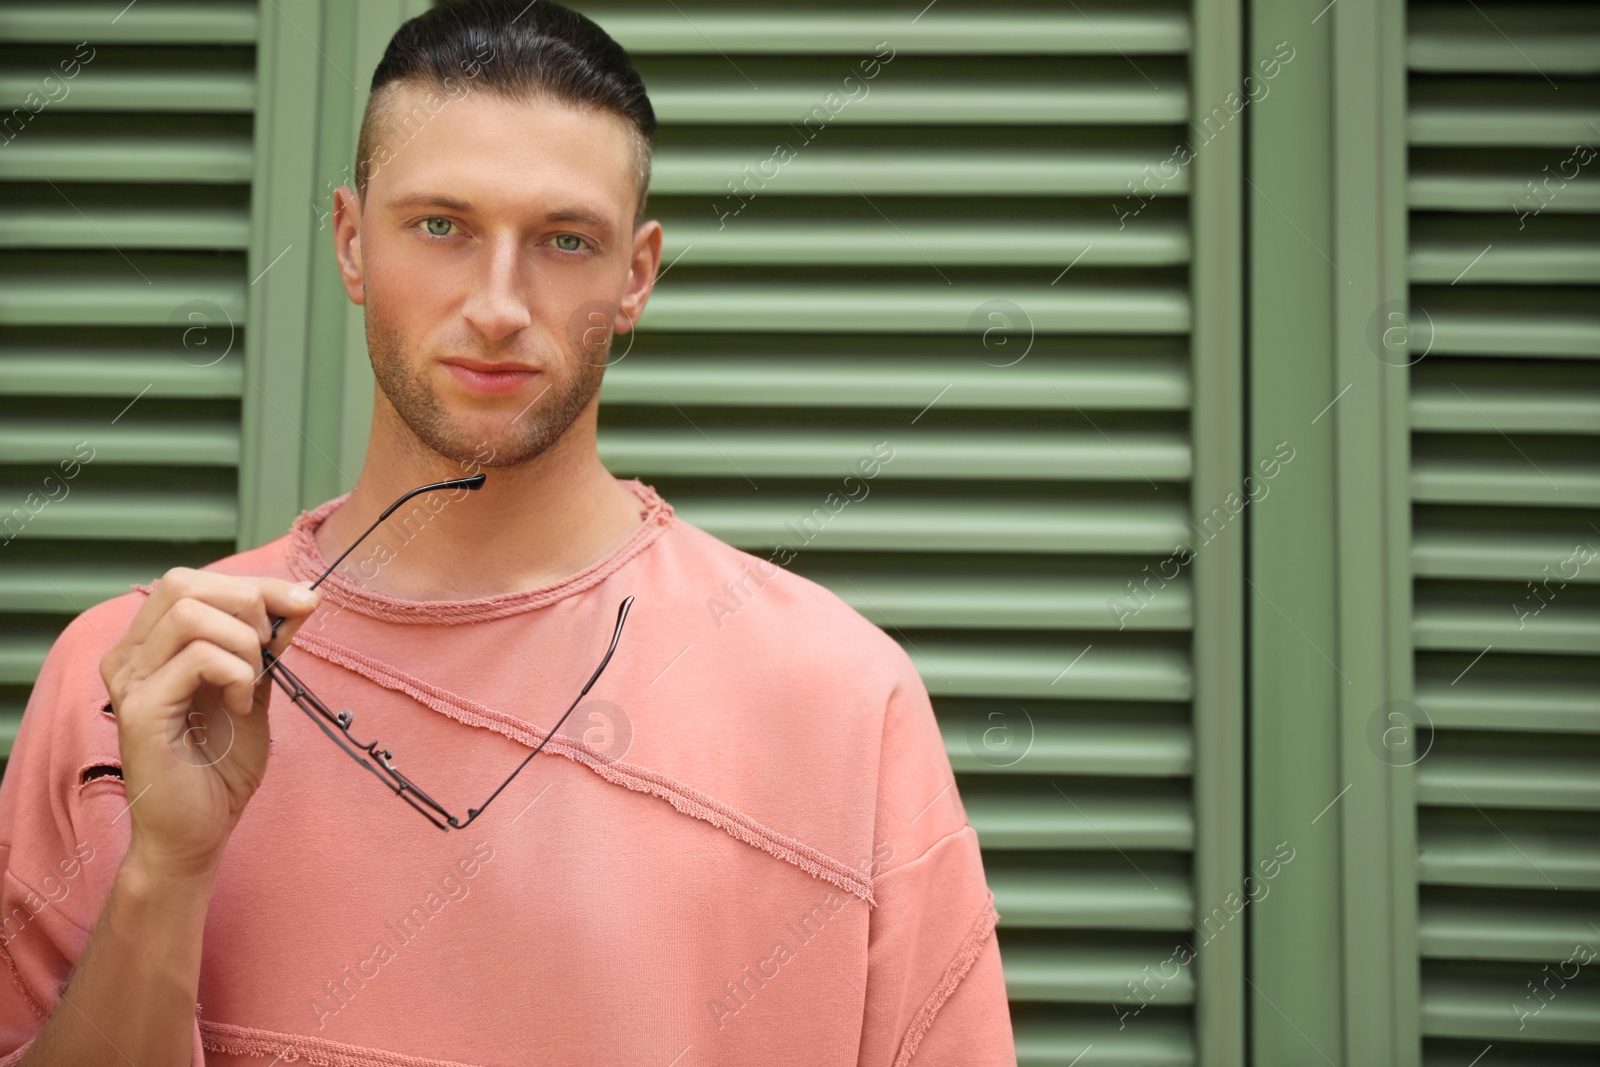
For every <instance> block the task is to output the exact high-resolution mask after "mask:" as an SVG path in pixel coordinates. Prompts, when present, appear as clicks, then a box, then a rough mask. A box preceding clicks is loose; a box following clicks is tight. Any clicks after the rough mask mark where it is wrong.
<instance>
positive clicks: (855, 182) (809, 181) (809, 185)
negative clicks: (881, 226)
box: [0, 134, 1189, 225]
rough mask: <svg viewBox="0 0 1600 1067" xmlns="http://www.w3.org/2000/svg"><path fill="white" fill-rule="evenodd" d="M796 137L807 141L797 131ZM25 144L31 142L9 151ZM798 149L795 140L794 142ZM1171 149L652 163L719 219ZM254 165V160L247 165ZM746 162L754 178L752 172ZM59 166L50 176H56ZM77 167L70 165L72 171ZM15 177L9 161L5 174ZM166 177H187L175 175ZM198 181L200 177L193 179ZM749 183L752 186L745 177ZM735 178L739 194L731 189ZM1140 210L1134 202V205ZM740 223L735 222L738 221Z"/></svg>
mask: <svg viewBox="0 0 1600 1067" xmlns="http://www.w3.org/2000/svg"><path fill="white" fill-rule="evenodd" d="M795 140H796V141H803V138H801V137H800V136H799V135H798V134H796V135H795ZM21 146H22V139H21V138H18V139H17V143H16V144H15V145H13V146H12V147H11V148H10V149H7V151H8V152H9V151H14V150H15V149H17V148H18V147H21ZM791 147H792V143H791ZM1166 153H1170V148H1159V146H1152V148H1151V150H1150V151H1149V152H1148V153H1141V152H1139V151H1136V150H1124V151H1110V150H1095V149H1083V150H1079V151H1070V152H1068V151H1060V150H1057V151H1047V150H1042V149H1041V150H1034V151H1023V150H1019V149H1005V150H998V149H997V150H992V151H973V150H968V151H955V150H951V149H932V148H930V149H926V150H907V149H901V150H899V151H894V152H889V151H874V150H870V149H861V150H856V151H845V150H842V149H838V148H832V147H809V146H805V145H802V146H801V147H800V148H799V149H798V151H797V155H796V158H794V159H792V160H790V161H789V162H787V163H781V164H780V163H778V162H776V161H774V162H773V163H770V164H768V163H767V161H768V159H769V158H774V157H772V156H771V153H770V152H765V153H763V152H750V151H746V152H735V151H730V150H722V151H716V150H710V149H698V150H697V149H684V150H682V151H678V152H674V151H672V150H671V149H670V148H664V149H662V150H661V151H659V152H657V153H656V157H655V160H654V162H653V163H652V164H651V170H650V191H651V193H653V194H657V195H668V196H679V195H682V196H688V195H696V196H707V197H711V198H713V203H712V205H711V207H712V210H713V211H714V212H715V213H716V217H721V216H722V215H723V214H724V213H732V212H734V211H737V210H739V209H740V204H741V203H743V202H745V201H748V200H750V199H751V197H752V194H754V195H755V196H757V197H766V196H811V195H818V194H825V195H830V196H848V197H854V198H857V199H859V198H860V197H861V196H862V195H863V194H864V195H866V196H877V195H880V194H887V195H895V194H899V195H906V196H1104V197H1109V198H1113V199H1115V198H1121V197H1125V196H1127V195H1128V190H1127V188H1126V184H1127V183H1128V182H1131V181H1137V180H1139V179H1140V178H1141V177H1143V175H1142V174H1141V173H1140V171H1141V169H1142V168H1144V167H1147V166H1150V165H1151V160H1152V159H1155V160H1160V159H1164V158H1165V157H1166V156H1165V154H1166ZM763 165H765V169H766V170H767V171H769V172H770V171H773V169H774V168H779V169H777V170H776V176H775V177H773V178H772V179H771V180H769V181H766V182H763V181H762V180H761V178H762V167H763ZM244 169H245V171H246V172H248V157H247V159H246V163H245V168H244ZM746 169H748V172H749V173H750V174H753V175H755V176H756V177H755V178H754V179H747V178H746V177H745V175H746ZM58 173H60V171H59V168H58V170H57V171H53V172H52V173H51V175H50V176H51V177H55V176H56V175H57V174H58ZM70 175H71V171H70V170H69V171H68V172H67V176H68V177H70ZM6 176H27V175H12V174H11V170H10V168H9V167H0V177H6ZM164 180H171V181H178V180H183V179H181V178H176V177H171V178H167V179H164ZM190 180H193V179H190ZM747 180H748V181H749V182H750V184H749V185H744V184H742V183H743V182H745V181H747ZM1188 182H1189V172H1188V170H1187V168H1184V169H1180V170H1179V171H1178V174H1177V175H1176V176H1175V177H1174V178H1172V180H1171V181H1170V182H1169V183H1168V184H1167V185H1166V186H1165V187H1162V188H1161V192H1162V193H1163V194H1166V195H1172V196H1179V195H1182V194H1184V193H1186V192H1188V189H1189V185H1188ZM729 183H735V187H736V188H738V189H739V190H740V197H742V198H743V199H740V198H736V197H735V196H734V195H733V194H732V193H730V192H729V191H728V185H729ZM1131 209H1132V207H1131V205H1130V207H1129V210H1131ZM730 225H731V222H730Z"/></svg>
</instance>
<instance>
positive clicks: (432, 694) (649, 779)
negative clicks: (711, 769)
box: [293, 631, 876, 907]
mask: <svg viewBox="0 0 1600 1067" xmlns="http://www.w3.org/2000/svg"><path fill="white" fill-rule="evenodd" d="M293 644H294V646H295V647H297V648H300V649H302V650H304V651H305V652H308V653H310V654H311V655H313V656H316V657H317V658H318V659H322V660H326V661H327V662H329V663H332V664H334V665H336V666H339V667H343V668H345V669H346V670H349V671H352V672H354V673H356V674H359V675H361V676H362V677H364V678H367V679H368V680H370V681H373V682H376V683H377V684H378V685H381V686H383V687H384V688H385V689H389V690H393V691H396V692H401V693H404V694H406V695H407V696H409V697H411V698H412V699H413V700H416V701H418V702H419V703H422V704H425V705H427V706H428V707H430V708H432V709H433V710H435V711H437V712H439V713H440V714H442V715H446V716H448V717H449V718H451V719H454V720H455V721H457V722H459V723H462V724H464V725H467V726H475V727H479V728H481V729H487V730H493V731H494V732H495V733H498V734H501V735H503V736H505V737H509V738H510V739H511V740H513V741H516V742H517V743H518V744H522V745H527V746H528V747H529V748H532V747H534V746H536V745H537V744H539V743H540V742H541V741H544V739H545V737H546V736H547V735H546V734H544V733H542V732H540V731H539V730H537V729H536V728H534V727H533V726H532V725H531V724H530V723H528V722H526V721H524V720H522V719H518V718H516V717H514V716H511V715H507V714H505V713H504V712H499V711H496V710H495V709H493V708H491V707H488V706H487V705H484V704H479V703H477V702H476V701H471V700H467V699H465V698H463V697H460V696H457V695H456V694H454V693H452V692H450V691H449V690H446V689H443V688H441V687H439V686H436V685H430V684H429V683H427V682H423V681H421V680H419V679H415V678H411V677H409V676H407V675H404V674H402V673H400V672H399V671H396V670H394V669H393V668H392V667H390V666H389V665H388V664H386V663H383V662H381V661H379V660H376V659H373V658H372V657H370V656H367V655H364V654H363V653H360V652H357V651H355V650H354V649H350V648H345V647H344V646H342V645H339V644H338V643H336V642H334V641H330V640H329V639H328V638H326V637H323V636H321V635H318V634H308V633H305V632H304V631H300V632H297V633H296V634H295V635H294V641H293ZM544 751H545V752H546V753H550V754H554V755H560V756H565V757H566V758H567V759H570V760H572V761H573V762H575V763H581V764H583V765H584V766H585V767H588V768H589V769H590V770H592V771H594V772H595V773H596V774H598V775H599V776H600V777H602V778H604V779H605V780H606V781H608V782H610V783H612V784H613V785H620V786H622V787H623V788H625V789H631V790H633V791H634V792H636V793H648V794H651V795H653V796H656V797H659V798H661V799H662V800H665V801H666V802H667V803H669V804H671V805H672V806H673V807H674V808H676V809H677V810H678V811H680V812H682V813H683V814H685V815H688V816H690V817H691V818H696V819H700V820H702V821H703V822H708V823H710V824H711V825H713V826H715V827H717V828H718V829H720V830H722V831H724V832H725V833H727V834H728V835H729V836H731V837H734V838H736V839H737V840H740V841H743V842H744V843H745V844H748V845H754V846H756V847H757V848H761V849H763V850H765V851H766V852H769V853H771V854H772V855H773V856H775V857H777V858H778V859H781V860H783V861H785V862H787V863H792V864H794V865H795V866H796V867H799V868H800V869H801V870H803V871H805V872H806V873H807V874H809V875H811V876H812V877H814V878H819V879H821V880H823V881H826V882H831V883H832V884H833V885H836V886H838V887H839V888H840V889H843V890H844V891H845V892H847V893H851V894H853V895H855V896H857V897H859V898H861V899H862V900H864V901H866V902H867V904H868V905H869V907H870V906H875V905H876V900H875V899H874V897H873V893H872V882H871V880H870V879H868V878H866V877H865V876H864V875H862V874H861V873H860V872H858V871H857V870H856V869H855V868H854V867H851V866H850V865H849V864H846V863H843V862H841V861H840V860H836V859H834V858H833V857H832V856H829V855H827V854H826V853H824V852H822V851H820V850H818V849H815V848H812V847H811V846H810V845H807V844H805V843H804V842H802V841H799V840H798V839H796V838H792V837H789V836H788V835H786V834H782V833H779V832H778V831H776V830H773V829H771V828H770V827H767V826H764V825H763V824H761V823H760V822H758V821H756V820H755V819H753V818H751V817H750V816H748V815H746V814H744V813H743V812H741V811H739V810H738V809H736V808H733V807H731V806H729V805H727V804H723V803H722V802H721V801H718V800H716V799H714V798H713V797H711V796H710V795H708V794H706V793H702V792H700V791H699V790H698V789H695V788H693V787H692V786H688V785H685V784H683V783H681V782H677V781H674V780H673V779H671V778H668V777H667V776H666V775H663V774H658V773H656V772H655V771H651V770H647V769H645V768H643V767H639V766H635V765H632V764H627V763H623V762H622V761H620V760H607V759H603V758H601V757H600V756H599V755H597V754H596V753H595V752H594V750H593V749H591V748H590V747H589V746H587V745H585V744H583V743H582V742H581V741H578V740H576V739H573V738H569V737H567V736H565V735H563V734H559V733H558V734H556V735H555V736H553V737H550V739H549V741H548V743H546V744H545V748H544Z"/></svg>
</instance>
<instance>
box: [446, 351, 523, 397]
mask: <svg viewBox="0 0 1600 1067" xmlns="http://www.w3.org/2000/svg"><path fill="white" fill-rule="evenodd" d="M444 367H445V369H446V370H447V371H449V372H450V376H451V377H452V378H454V379H455V380H456V381H457V382H459V383H461V385H463V386H465V387H466V388H467V389H469V390H471V391H472V392H475V393H514V392H516V391H517V390H518V389H521V388H522V387H523V386H525V385H527V384H528V383H529V382H531V381H533V380H534V379H535V378H537V377H538V376H539V374H540V371H539V369H538V368H537V367H530V366H528V365H527V364H525V363H483V362H480V361H478V360H472V359H462V360H447V361H446V362H445V364H444Z"/></svg>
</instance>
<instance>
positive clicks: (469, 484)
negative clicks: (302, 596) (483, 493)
mask: <svg viewBox="0 0 1600 1067" xmlns="http://www.w3.org/2000/svg"><path fill="white" fill-rule="evenodd" d="M487 477H488V475H484V474H474V475H472V476H471V477H470V478H451V479H449V480H448V481H443V482H434V483H433V484H432V485H419V486H417V487H416V488H415V489H413V490H411V491H410V492H409V493H407V494H405V495H404V496H402V497H401V498H400V499H399V500H396V501H395V502H394V503H393V504H390V505H389V506H388V507H387V508H385V509H384V510H383V514H382V515H379V516H378V517H377V518H376V519H375V520H373V523H372V525H371V526H368V527H367V529H366V531H365V532H364V533H362V535H361V536H360V537H358V538H356V539H355V540H354V541H352V542H350V547H349V548H347V549H345V550H344V551H343V552H341V553H339V558H338V559H336V560H334V561H333V562H332V563H330V564H328V569H327V570H325V571H323V572H322V574H321V575H319V576H318V577H317V580H316V581H314V582H312V583H311V586H310V588H312V589H315V588H316V587H317V586H319V585H321V584H322V580H323V579H324V578H326V577H327V576H328V575H330V574H332V573H333V572H334V568H336V567H338V566H339V564H341V563H343V562H344V558H345V557H346V556H348V555H349V554H350V553H352V552H354V551H355V550H356V546H357V545H359V544H361V542H363V541H365V540H366V539H367V537H368V535H370V534H371V533H372V531H373V530H376V529H377V528H378V526H379V524H380V523H382V522H383V520H384V519H387V518H388V517H389V516H390V515H393V514H394V513H395V512H396V511H398V510H400V505H402V504H404V503H405V502H406V501H408V500H410V499H411V498H412V497H414V496H417V495H419V494H421V493H431V492H433V491H434V490H436V489H479V488H481V487H482V486H483V483H484V480H485V479H486V478H487ZM281 625H283V619H282V618H281V617H280V618H277V619H273V620H272V636H273V637H277V636H278V627H279V626H281Z"/></svg>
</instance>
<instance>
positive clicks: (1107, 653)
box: [904, 633, 1194, 700]
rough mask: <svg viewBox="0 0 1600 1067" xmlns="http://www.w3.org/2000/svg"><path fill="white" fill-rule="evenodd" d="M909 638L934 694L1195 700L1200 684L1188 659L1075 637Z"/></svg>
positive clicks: (908, 645) (909, 650) (912, 652)
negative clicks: (1002, 640)
mask: <svg viewBox="0 0 1600 1067" xmlns="http://www.w3.org/2000/svg"><path fill="white" fill-rule="evenodd" d="M904 640H905V642H906V652H907V653H909V654H910V656H911V660H912V662H913V663H915V664H916V665H917V669H918V670H919V671H920V672H921V674H922V679H923V681H924V683H925V684H926V685H927V688H928V691H929V692H930V693H933V694H935V695H938V696H995V697H1024V698H1027V697H1060V698H1062V699H1078V700H1085V699H1105V700H1188V699H1189V697H1190V695H1191V690H1192V688H1193V685H1194V673H1193V670H1192V669H1191V666H1190V663H1189V660H1188V657H1187V656H1186V655H1184V654H1183V653H1181V652H1178V651H1175V650H1173V649H1170V648H1162V647H1158V646H1154V645H1152V646H1148V647H1121V648H1119V647H1111V646H1109V645H1108V644H1107V643H1106V642H1105V641H1103V640H1102V641H1101V642H1100V645H1101V646H1102V647H1099V648H1091V647H1089V645H1090V644H1093V643H1092V642H1080V641H1078V640H1077V639H1076V638H1070V639H1067V640H1062V641H1055V642H1050V643H1046V642H1042V641H1039V640H1037V639H1029V640H1026V641H1024V640H1022V639H1020V638H1019V639H1015V640H1008V641H1007V642H1006V643H1005V644H1003V645H999V644H993V643H986V642H980V641H979V640H978V639H977V637H976V636H974V637H973V638H972V639H970V640H961V639H955V638H948V637H943V636H932V635H929V634H926V633H919V634H917V635H916V636H915V637H914V638H912V637H906V638H904ZM1086 648H1088V651H1087V652H1085V649H1086ZM1080 657H1081V658H1080Z"/></svg>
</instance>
